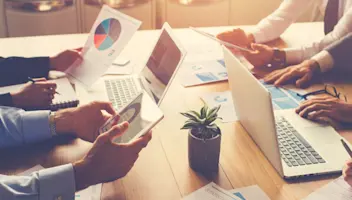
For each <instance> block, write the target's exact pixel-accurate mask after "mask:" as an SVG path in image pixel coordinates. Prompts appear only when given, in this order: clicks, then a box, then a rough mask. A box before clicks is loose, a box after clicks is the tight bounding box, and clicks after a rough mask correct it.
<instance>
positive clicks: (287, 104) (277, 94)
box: [261, 81, 304, 110]
mask: <svg viewBox="0 0 352 200" xmlns="http://www.w3.org/2000/svg"><path fill="white" fill-rule="evenodd" d="M261 83H262V84H263V85H264V87H265V88H266V89H268V90H269V92H270V94H271V99H272V103H273V107H274V110H286V109H293V108H297V107H298V106H299V104H300V102H302V101H304V99H303V98H302V97H300V96H298V95H297V93H296V92H294V91H292V90H288V89H285V88H277V87H275V86H274V85H270V84H266V83H264V82H263V81H261Z"/></svg>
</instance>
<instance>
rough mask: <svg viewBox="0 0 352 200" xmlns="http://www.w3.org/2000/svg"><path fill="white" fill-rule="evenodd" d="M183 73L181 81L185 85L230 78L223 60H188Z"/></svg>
mask: <svg viewBox="0 0 352 200" xmlns="http://www.w3.org/2000/svg"><path fill="white" fill-rule="evenodd" d="M182 74H183V75H182V80H181V82H182V85H183V86H185V87H188V86H194V85H202V84H206V83H213V82H219V81H226V80H228V76H227V70H226V67H225V63H224V61H223V60H208V61H198V62H187V63H185V64H184V66H183V71H182Z"/></svg>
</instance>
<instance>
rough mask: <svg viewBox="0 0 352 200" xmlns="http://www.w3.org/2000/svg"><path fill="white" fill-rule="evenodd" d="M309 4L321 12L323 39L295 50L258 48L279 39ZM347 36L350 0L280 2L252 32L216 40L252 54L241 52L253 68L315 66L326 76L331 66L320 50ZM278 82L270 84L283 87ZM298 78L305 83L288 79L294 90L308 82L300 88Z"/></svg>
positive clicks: (351, 9)
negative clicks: (318, 7)
mask: <svg viewBox="0 0 352 200" xmlns="http://www.w3.org/2000/svg"><path fill="white" fill-rule="evenodd" d="M312 3H319V5H320V9H321V11H322V12H325V14H324V31H325V34H326V35H325V36H324V37H323V38H321V39H319V40H317V41H314V42H312V43H310V44H308V45H306V46H301V47H297V48H285V49H276V48H271V47H269V46H267V45H264V44H259V43H265V42H268V41H271V40H274V39H276V38H278V37H280V35H281V34H282V33H283V32H284V31H285V30H286V29H287V28H288V27H289V26H290V25H291V24H292V23H294V22H295V21H296V20H297V19H298V17H299V16H300V15H301V13H303V12H304V11H305V10H307V9H308V8H309V7H310V6H309V5H311V4H312ZM302 31H304V30H302ZM350 32H352V1H351V0H284V1H283V2H282V3H281V5H280V7H279V8H278V9H277V10H275V11H274V12H273V13H272V14H270V15H269V16H268V17H266V18H265V19H263V20H261V21H260V22H259V23H258V24H257V25H256V27H255V28H254V30H253V31H252V32H249V33H245V32H244V31H243V30H241V29H234V30H232V31H227V32H224V33H220V34H219V35H218V36H217V37H218V38H219V39H221V40H224V41H227V42H230V43H233V44H236V45H240V46H247V47H251V48H252V49H253V51H251V52H249V53H246V52H243V55H244V56H245V57H246V58H247V60H248V61H249V62H250V63H252V64H253V66H254V67H263V66H267V65H269V64H270V65H271V66H274V67H278V68H283V67H285V66H287V65H294V67H296V68H298V69H304V68H307V66H319V68H320V70H321V71H322V72H327V71H329V70H330V69H331V68H332V67H333V63H332V60H331V58H330V56H329V55H328V53H327V52H326V51H324V48H326V47H327V46H329V45H330V44H332V43H333V42H335V41H337V40H339V39H341V38H342V37H344V36H345V35H347V34H348V33H350ZM296 64H298V65H296ZM291 73H292V71H291V70H285V73H282V74H280V75H281V76H287V75H290V74H291ZM279 78H280V77H277V79H275V81H273V83H275V85H280V84H282V83H283V82H280V81H279V82H277V80H278V79H279ZM301 78H305V79H306V78H307V77H306V76H304V75H300V76H294V77H292V78H291V79H295V80H298V81H296V85H297V86H298V87H305V86H308V85H309V82H308V83H307V81H305V82H304V83H305V84H302V81H299V80H300V79H301Z"/></svg>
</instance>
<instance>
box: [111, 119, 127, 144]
mask: <svg viewBox="0 0 352 200" xmlns="http://www.w3.org/2000/svg"><path fill="white" fill-rule="evenodd" d="M128 126H129V124H128V122H123V123H121V124H118V125H115V126H113V127H112V128H111V129H110V130H109V131H108V132H107V133H108V136H109V138H110V141H111V140H112V139H114V138H115V137H119V136H121V135H123V134H124V133H125V132H126V131H127V129H128Z"/></svg>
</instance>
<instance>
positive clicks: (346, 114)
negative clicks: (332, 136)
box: [296, 97, 352, 128]
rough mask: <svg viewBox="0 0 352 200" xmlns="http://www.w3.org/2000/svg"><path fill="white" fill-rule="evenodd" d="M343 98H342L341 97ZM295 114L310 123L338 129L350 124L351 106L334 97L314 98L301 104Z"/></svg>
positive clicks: (351, 118) (351, 122) (351, 116)
mask: <svg viewBox="0 0 352 200" xmlns="http://www.w3.org/2000/svg"><path fill="white" fill-rule="evenodd" d="M342 98H343V97H342ZM296 113H297V114H299V115H300V116H301V117H303V118H307V119H309V120H312V121H316V122H320V123H324V124H329V125H331V126H334V127H335V128H340V127H341V124H345V125H347V124H348V125H351V124H352V104H350V103H347V102H345V101H343V100H341V99H338V98H335V97H316V98H313V99H310V100H307V101H305V102H303V103H302V104H301V105H300V106H299V107H298V108H297V109H296Z"/></svg>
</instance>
